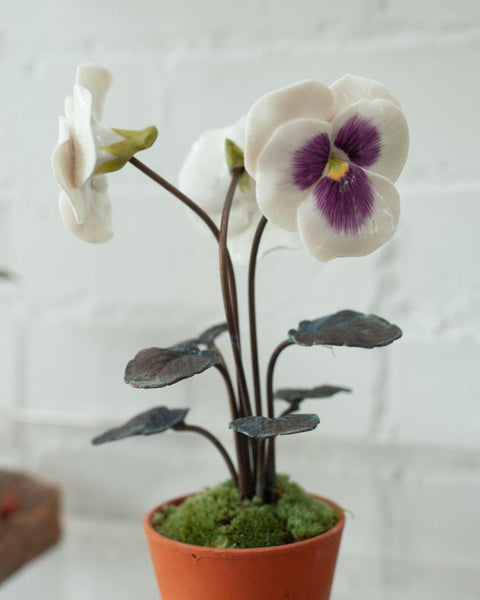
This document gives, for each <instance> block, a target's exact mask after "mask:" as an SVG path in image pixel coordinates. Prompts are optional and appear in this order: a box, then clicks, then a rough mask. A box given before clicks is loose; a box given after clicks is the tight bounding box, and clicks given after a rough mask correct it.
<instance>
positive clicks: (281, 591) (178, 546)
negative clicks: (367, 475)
mask: <svg viewBox="0 0 480 600" xmlns="http://www.w3.org/2000/svg"><path fill="white" fill-rule="evenodd" d="M186 498H188V496H183V497H181V498H176V499H175V500H172V501H170V502H166V503H164V504H161V505H160V506H158V507H157V508H155V509H154V510H152V511H151V512H150V513H149V514H148V515H147V516H146V517H145V519H144V523H143V525H144V528H145V532H146V534H147V541H148V545H149V547H150V554H151V556H152V562H153V567H154V570H155V575H156V577H157V582H158V587H159V590H160V595H161V599H162V600H283V599H288V600H328V599H329V598H330V589H331V586H332V581H333V574H334V571H335V564H336V561H337V555H338V548H339V546H340V539H341V537H342V531H343V526H344V524H345V515H344V513H343V511H342V510H341V509H340V507H338V506H337V505H336V504H334V503H333V502H331V501H330V500H328V499H326V498H321V497H319V496H314V498H317V499H318V500H323V501H324V502H326V503H327V504H329V505H330V506H334V507H335V508H337V509H338V511H339V514H340V519H339V520H338V522H337V523H336V525H334V527H332V529H330V530H329V531H327V532H325V533H323V534H321V535H318V536H316V537H314V538H310V539H308V540H304V541H302V542H296V543H294V544H286V545H284V546H273V547H271V548H251V549H226V550H225V549H221V548H205V547H203V546H194V545H192V544H184V543H182V542H177V541H175V540H171V539H169V538H167V537H165V536H163V535H160V534H159V533H157V532H156V531H155V529H154V528H153V525H152V518H153V515H154V514H155V513H156V512H158V511H161V510H162V508H163V507H164V506H165V505H166V504H181V503H182V502H183V501H184V500H186Z"/></svg>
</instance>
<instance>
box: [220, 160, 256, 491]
mask: <svg viewBox="0 0 480 600" xmlns="http://www.w3.org/2000/svg"><path fill="white" fill-rule="evenodd" d="M243 172H244V169H243V167H237V168H234V169H233V171H232V180H231V182H230V186H229V188H228V192H227V196H226V198H225V203H224V206H223V211H222V220H221V223H220V239H219V265H220V283H221V286H222V296H223V306H224V309H225V316H226V319H227V327H228V333H229V334H230V345H231V347H232V353H233V359H234V362H235V368H236V372H237V383H238V395H239V398H240V406H239V408H240V410H239V416H242V417H248V416H251V414H252V409H251V405H250V399H249V394H248V387H247V379H246V377H245V370H244V367H243V362H242V356H241V351H240V332H239V330H238V327H237V323H236V318H235V311H234V308H233V306H232V297H231V288H230V286H229V284H228V270H227V262H226V257H227V235H228V220H229V217H230V210H231V207H232V203H233V197H234V194H235V190H236V188H237V184H238V181H239V179H240V177H241V176H242V174H243ZM244 444H245V445H244ZM242 446H243V447H244V448H245V450H246V453H245V455H244V457H245V461H243V462H242V467H241V471H242V484H244V487H241V488H240V492H241V493H242V496H245V497H251V496H252V495H253V493H254V484H253V479H252V457H251V452H252V450H253V449H252V447H251V442H250V441H248V440H247V441H246V442H245V443H242Z"/></svg>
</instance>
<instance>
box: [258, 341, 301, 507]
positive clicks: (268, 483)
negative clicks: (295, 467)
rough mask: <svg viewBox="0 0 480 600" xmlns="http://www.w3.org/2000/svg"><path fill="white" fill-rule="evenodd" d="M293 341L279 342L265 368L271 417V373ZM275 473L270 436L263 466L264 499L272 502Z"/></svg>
mask: <svg viewBox="0 0 480 600" xmlns="http://www.w3.org/2000/svg"><path fill="white" fill-rule="evenodd" d="M293 343H294V342H292V341H290V340H285V341H283V342H282V343H281V344H279V345H278V346H277V347H276V348H275V350H274V351H273V353H272V356H271V357H270V361H269V363H268V368H267V411H268V416H269V417H270V418H273V417H274V416H275V415H274V407H273V374H274V371H275V365H276V363H277V360H278V357H279V356H280V354H281V353H282V352H283V351H284V350H285V348H288V347H289V346H291V345H293ZM275 473H276V465H275V438H274V437H272V438H271V439H270V440H269V441H268V449H267V460H266V468H265V492H264V493H265V496H264V498H265V501H266V502H273V501H274V488H275Z"/></svg>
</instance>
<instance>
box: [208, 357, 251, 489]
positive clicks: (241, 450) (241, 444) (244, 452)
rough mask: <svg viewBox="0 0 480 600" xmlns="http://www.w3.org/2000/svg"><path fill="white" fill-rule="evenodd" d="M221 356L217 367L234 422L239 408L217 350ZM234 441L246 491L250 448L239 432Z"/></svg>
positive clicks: (225, 368) (242, 482) (230, 381)
mask: <svg viewBox="0 0 480 600" xmlns="http://www.w3.org/2000/svg"><path fill="white" fill-rule="evenodd" d="M217 352H218V354H219V356H220V364H218V365H217V366H216V368H217V369H218V371H219V372H220V374H221V375H222V377H223V380H224V381H225V385H226V386H227V394H228V399H229V402H230V414H231V417H232V421H234V420H235V419H237V418H238V407H237V402H236V398H235V390H234V388H233V383H232V379H231V377H230V373H229V372H228V369H227V366H226V364H225V361H224V359H223V356H222V355H221V354H220V352H219V351H218V350H217ZM233 434H234V436H233V437H234V440H235V450H236V453H237V464H238V485H239V488H240V489H246V487H247V474H246V473H245V467H244V465H245V464H247V465H248V447H247V445H246V440H245V439H244V437H243V436H241V435H240V434H239V433H238V431H234V432H233Z"/></svg>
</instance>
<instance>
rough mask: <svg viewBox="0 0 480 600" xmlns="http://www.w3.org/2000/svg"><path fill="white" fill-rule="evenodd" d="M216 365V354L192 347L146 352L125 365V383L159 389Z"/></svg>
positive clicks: (188, 345) (189, 345) (184, 345)
mask: <svg viewBox="0 0 480 600" xmlns="http://www.w3.org/2000/svg"><path fill="white" fill-rule="evenodd" d="M219 362H220V360H219V356H218V354H217V353H216V352H215V350H201V349H200V348H198V346H196V345H195V344H194V343H185V344H180V345H178V346H171V347H170V348H147V349H146V350H142V351H141V352H139V353H138V354H137V356H136V357H135V358H134V359H133V360H131V361H130V362H129V363H128V365H127V368H126V369H125V382H126V383H128V384H130V385H131V386H132V387H136V388H143V389H151V388H161V387H165V386H166V385H172V384H173V383H177V381H181V380H182V379H187V377H192V376H193V375H197V374H199V373H203V371H206V370H207V369H209V368H210V367H213V366H215V365H217V364H219Z"/></svg>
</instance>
